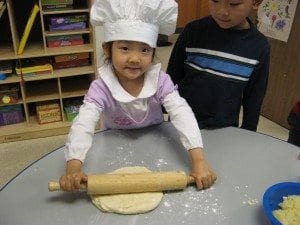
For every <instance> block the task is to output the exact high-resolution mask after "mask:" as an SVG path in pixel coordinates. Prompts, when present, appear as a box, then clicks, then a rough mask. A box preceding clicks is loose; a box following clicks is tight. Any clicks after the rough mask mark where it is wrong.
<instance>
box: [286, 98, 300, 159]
mask: <svg viewBox="0 0 300 225" xmlns="http://www.w3.org/2000/svg"><path fill="white" fill-rule="evenodd" d="M287 121H288V123H289V125H290V127H291V128H290V131H289V139H288V142H289V143H291V144H293V145H297V146H299V147H300V101H298V102H296V103H295V105H294V106H293V108H292V110H291V111H290V114H289V116H288V119H287ZM299 156H300V155H299Z"/></svg>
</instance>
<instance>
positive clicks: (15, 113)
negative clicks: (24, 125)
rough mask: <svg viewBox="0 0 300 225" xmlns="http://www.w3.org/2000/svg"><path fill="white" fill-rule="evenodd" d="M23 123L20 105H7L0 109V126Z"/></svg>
mask: <svg viewBox="0 0 300 225" xmlns="http://www.w3.org/2000/svg"><path fill="white" fill-rule="evenodd" d="M23 121H24V117H23V110H22V106H21V105H9V106H1V107H0V126H3V125H9V124H14V123H21V122H23Z"/></svg>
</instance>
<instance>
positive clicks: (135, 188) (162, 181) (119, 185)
mask: <svg viewBox="0 0 300 225" xmlns="http://www.w3.org/2000/svg"><path fill="white" fill-rule="evenodd" d="M194 182H195V180H194V178H193V177H191V176H187V175H186V174H185V173H184V172H183V171H171V172H146V173H122V174H99V175H89V176H88V182H87V184H86V186H83V187H82V188H81V189H83V190H85V191H87V193H88V194H102V195H104V194H127V193H138V192H155V191H167V190H181V189H184V188H186V186H187V185H188V184H191V183H194ZM48 189H49V191H58V190H60V186H59V183H58V182H49V184H48Z"/></svg>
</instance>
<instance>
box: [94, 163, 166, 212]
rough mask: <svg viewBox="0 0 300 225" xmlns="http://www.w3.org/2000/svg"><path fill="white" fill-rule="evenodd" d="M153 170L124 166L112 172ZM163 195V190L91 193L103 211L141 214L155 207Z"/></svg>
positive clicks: (96, 204)
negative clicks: (130, 192) (114, 193)
mask: <svg viewBox="0 0 300 225" xmlns="http://www.w3.org/2000/svg"><path fill="white" fill-rule="evenodd" d="M141 172H151V171H150V170H148V169H147V168H146V167H142V166H135V167H122V168H120V169H117V170H115V171H113V172H112V173H141ZM162 197H163V193H162V192H147V193H133V194H116V195H91V198H92V202H93V203H94V205H95V206H96V207H98V208H99V209H100V210H101V211H103V212H114V213H119V214H139V213H145V212H149V211H151V210H153V209H155V208H156V207H157V206H158V205H159V203H160V201H161V199H162Z"/></svg>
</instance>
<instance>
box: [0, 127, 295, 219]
mask: <svg viewBox="0 0 300 225" xmlns="http://www.w3.org/2000/svg"><path fill="white" fill-rule="evenodd" d="M202 135H203V141H204V148H205V154H206V157H207V159H208V161H209V163H210V165H211V166H212V167H213V168H214V170H215V171H216V173H217V175H218V180H217V181H216V183H215V184H214V185H213V186H212V187H211V188H209V189H207V190H201V191H198V190H197V189H196V188H195V187H194V186H190V187H188V188H186V189H185V190H183V191H174V192H166V193H165V195H164V197H163V200H162V202H161V203H160V205H159V206H158V207H157V208H156V209H154V210H153V211H151V212H149V213H145V214H139V215H118V214H113V213H102V212H101V211H99V210H98V209H97V208H96V207H95V206H94V205H93V204H92V203H91V200H90V197H89V196H88V195H87V194H86V193H63V192H48V190H47V184H48V182H49V181H53V180H58V179H59V177H60V176H61V175H62V174H63V173H64V170H65V159H64V154H63V149H64V147H61V148H59V149H56V150H54V151H52V152H51V153H49V154H47V155H46V156H44V157H42V158H41V159H39V160H38V161H36V162H34V163H33V164H31V165H30V166H29V167H27V168H26V169H24V170H23V171H22V172H21V173H19V174H18V175H17V176H16V177H14V178H13V179H12V180H11V181H9V182H8V183H7V184H6V185H4V186H3V187H1V189H0V224H1V225H19V224H26V225H29V224H33V225H37V224H43V225H50V224H53V225H57V224H64V225H68V224H70V225H71V224H72V225H73V224H76V225H81V224H82V225H87V224H97V225H99V224H104V225H108V224H112V225H118V224H143V225H145V224H155V225H158V224H164V225H167V224H172V225H174V224H187V225H194V224H195V225H196V224H197V225H199V224H203V225H206V224H207V225H212V224H222V225H240V224H243V225H258V224H259V225H267V224H268V221H267V218H266V217H265V215H264V212H263V209H262V202H261V200H262V196H263V193H264V191H265V190H266V189H267V187H269V186H271V185H273V184H275V183H278V182H283V181H294V182H295V181H296V182H299V180H300V161H299V160H298V159H297V155H298V154H299V153H300V149H299V148H298V147H296V146H293V145H291V144H288V143H286V142H284V141H281V140H278V139H275V138H272V137H270V136H266V135H263V134H259V133H255V132H251V131H247V130H243V129H239V128H233V127H228V128H223V129H215V130H202ZM125 166H145V167H147V168H149V169H150V170H153V171H174V170H184V171H185V172H187V173H189V171H190V160H189V157H188V154H187V152H186V151H185V150H184V148H183V146H182V145H181V143H180V141H179V136H178V134H177V132H176V130H175V128H174V127H173V125H172V124H171V123H169V122H164V123H162V124H160V125H157V126H152V127H148V128H143V129H138V130H107V131H103V132H98V133H96V134H95V137H94V141H93V145H92V148H91V149H90V151H89V152H88V154H87V158H86V161H85V164H84V171H85V172H86V173H87V174H95V173H106V172H110V171H112V170H115V169H118V168H120V167H125Z"/></svg>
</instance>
